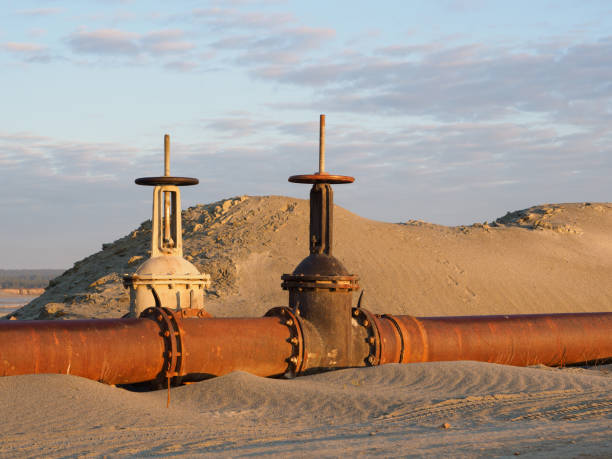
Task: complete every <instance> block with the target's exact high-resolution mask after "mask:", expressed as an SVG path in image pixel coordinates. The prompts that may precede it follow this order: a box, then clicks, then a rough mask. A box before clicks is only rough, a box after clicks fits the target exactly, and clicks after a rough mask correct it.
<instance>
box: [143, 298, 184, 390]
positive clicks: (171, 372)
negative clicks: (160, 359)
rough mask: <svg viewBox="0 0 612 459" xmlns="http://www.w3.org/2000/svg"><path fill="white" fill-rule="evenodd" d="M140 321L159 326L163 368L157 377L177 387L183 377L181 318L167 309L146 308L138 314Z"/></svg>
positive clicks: (160, 382) (159, 381) (161, 381)
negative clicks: (152, 322)
mask: <svg viewBox="0 0 612 459" xmlns="http://www.w3.org/2000/svg"><path fill="white" fill-rule="evenodd" d="M139 318H141V319H151V320H153V321H154V322H156V323H157V324H158V325H159V328H160V336H161V337H162V339H163V342H164V368H163V369H162V371H161V372H160V374H159V375H158V377H157V383H159V384H160V385H161V384H163V382H167V384H171V385H174V386H178V385H179V384H180V383H181V380H182V377H183V376H185V373H184V368H185V357H186V355H187V354H186V352H185V343H184V341H185V340H184V339H183V337H184V331H183V328H182V326H181V316H180V315H179V314H177V313H175V311H173V310H171V309H168V308H161V307H154V308H147V309H145V310H144V311H142V313H141V314H140V317H139Z"/></svg>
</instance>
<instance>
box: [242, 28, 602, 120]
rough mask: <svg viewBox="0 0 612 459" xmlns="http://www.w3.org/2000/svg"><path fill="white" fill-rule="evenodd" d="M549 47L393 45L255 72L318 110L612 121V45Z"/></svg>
mask: <svg viewBox="0 0 612 459" xmlns="http://www.w3.org/2000/svg"><path fill="white" fill-rule="evenodd" d="M547 49H548V51H547V52H546V53H540V52H538V51H534V50H531V51H530V50H519V49H513V48H507V47H506V48H504V47H492V46H485V45H482V44H473V45H465V46H454V47H452V46H447V47H444V48H441V49H440V48H439V47H431V48H429V49H428V48H427V47H422V48H420V49H418V50H417V51H418V52H417V54H416V55H415V54H413V50H412V49H410V48H409V49H400V48H395V47H394V48H391V49H389V48H387V49H385V50H383V51H384V52H382V53H368V52H361V53H359V54H357V55H351V56H347V57H344V56H342V55H331V56H326V57H319V58H316V59H313V58H310V59H303V60H302V61H301V63H300V64H298V65H283V64H282V63H280V62H276V63H274V65H269V64H267V63H263V64H262V65H258V66H255V67H254V68H252V69H251V72H252V73H253V75H254V76H256V77H258V78H263V79H267V80H272V81H275V82H279V83H284V84H292V85H296V86H301V87H305V88H311V89H312V90H313V91H314V95H315V100H316V101H315V103H314V105H320V104H324V105H325V106H327V107H330V108H332V109H335V110H341V111H346V112H353V113H364V112H370V113H376V114H380V115H393V116H396V115H410V116H428V117H433V118H436V119H438V120H440V121H451V120H473V121H475V120H478V121H488V120H492V119H494V120H504V119H507V118H509V117H510V118H516V119H520V117H521V116H524V114H526V113H531V114H543V115H544V116H545V117H547V118H548V120H549V121H550V122H557V123H560V122H563V123H575V124H589V123H590V122H593V123H601V122H604V121H605V120H610V116H611V113H610V109H609V107H610V104H611V103H612V83H610V82H611V81H612V40H610V38H606V39H602V40H599V41H596V42H591V43H576V44H574V45H572V46H569V47H565V46H561V45H559V46H557V47H556V48H555V47H554V46H552V44H551V45H550V46H548V47H547ZM587 117H588V118H590V120H589V119H587ZM606 122H607V121H606Z"/></svg>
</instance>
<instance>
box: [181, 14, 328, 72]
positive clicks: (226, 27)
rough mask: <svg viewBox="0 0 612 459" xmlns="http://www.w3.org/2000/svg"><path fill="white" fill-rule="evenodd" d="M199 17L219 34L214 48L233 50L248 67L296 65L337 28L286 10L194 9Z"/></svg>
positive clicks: (235, 58) (237, 58)
mask: <svg viewBox="0 0 612 459" xmlns="http://www.w3.org/2000/svg"><path fill="white" fill-rule="evenodd" d="M193 16H194V18H195V19H196V20H198V21H200V22H202V23H203V24H204V25H205V26H207V27H208V28H209V30H210V31H211V32H213V33H215V34H216V35H218V36H219V38H218V39H217V40H215V41H214V42H212V43H210V45H209V47H210V48H211V49H212V50H215V51H218V50H223V51H225V52H226V53H230V52H233V53H235V54H234V62H235V63H237V64H239V65H243V66H247V67H255V68H257V67H260V66H261V65H293V64H295V63H297V62H300V61H301V59H302V58H303V57H304V56H305V55H306V54H307V53H309V52H311V51H313V50H316V49H319V48H321V47H322V46H323V44H325V43H326V42H327V41H328V40H330V39H332V38H334V37H335V34H336V32H335V30H334V29H330V28H317V27H307V26H302V25H299V24H298V23H297V20H296V18H295V17H294V16H293V15H291V14H285V13H271V14H265V13H254V12H244V11H238V10H234V9H229V8H209V9H198V10H194V11H193Z"/></svg>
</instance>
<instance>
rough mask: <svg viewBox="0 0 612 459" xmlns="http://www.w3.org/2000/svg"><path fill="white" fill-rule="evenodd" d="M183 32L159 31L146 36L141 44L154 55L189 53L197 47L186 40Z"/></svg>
mask: <svg viewBox="0 0 612 459" xmlns="http://www.w3.org/2000/svg"><path fill="white" fill-rule="evenodd" d="M184 35H185V34H184V32H183V31H182V30H176V29H175V30H158V31H155V32H151V33H148V34H146V35H144V36H143V37H142V38H141V40H140V43H141V45H142V47H143V48H144V49H146V50H148V51H149V52H151V53H152V54H157V53H160V54H164V53H176V52H182V51H189V50H192V49H194V48H195V45H194V44H193V43H191V42H189V41H187V40H185V39H184Z"/></svg>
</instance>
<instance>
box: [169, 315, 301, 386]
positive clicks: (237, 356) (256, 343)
mask: <svg viewBox="0 0 612 459" xmlns="http://www.w3.org/2000/svg"><path fill="white" fill-rule="evenodd" d="M181 325H182V327H183V331H184V334H185V337H184V342H185V350H186V352H187V357H186V363H185V373H187V375H191V377H194V378H195V379H201V378H199V376H220V375H224V374H227V373H230V372H232V371H237V370H240V371H247V372H249V373H252V374H254V375H257V376H280V375H283V374H284V373H285V372H286V371H287V369H288V359H289V358H290V357H291V355H292V345H291V343H290V331H289V328H288V327H287V325H285V324H283V323H282V322H281V320H280V319H279V318H277V317H262V318H256V319H228V318H219V319H186V320H183V321H182V324H181ZM188 377H189V376H188Z"/></svg>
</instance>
